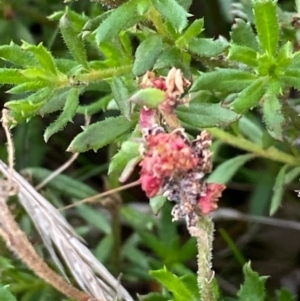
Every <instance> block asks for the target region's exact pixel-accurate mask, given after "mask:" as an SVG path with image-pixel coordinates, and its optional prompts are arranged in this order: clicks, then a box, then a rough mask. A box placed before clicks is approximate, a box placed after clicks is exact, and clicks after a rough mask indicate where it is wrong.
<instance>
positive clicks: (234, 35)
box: [230, 19, 259, 51]
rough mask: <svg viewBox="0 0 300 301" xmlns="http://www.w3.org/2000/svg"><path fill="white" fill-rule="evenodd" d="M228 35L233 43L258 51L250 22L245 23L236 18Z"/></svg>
mask: <svg viewBox="0 0 300 301" xmlns="http://www.w3.org/2000/svg"><path fill="white" fill-rule="evenodd" d="M230 35H231V40H232V41H233V42H234V43H235V44H237V45H241V46H245V47H249V48H252V49H253V50H254V51H259V45H258V42H257V38H256V36H255V34H254V32H253V29H252V27H251V24H250V23H246V22H245V21H244V20H242V19H236V20H235V24H234V25H233V27H232V30H231V34H230Z"/></svg>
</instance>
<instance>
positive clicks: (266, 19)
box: [254, 0, 279, 56]
mask: <svg viewBox="0 0 300 301" xmlns="http://www.w3.org/2000/svg"><path fill="white" fill-rule="evenodd" d="M276 4H277V1H274V0H255V1H254V16H255V26H256V29H257V33H258V37H259V41H260V44H261V47H262V49H263V50H265V51H266V52H268V53H269V54H270V55H273V56H274V55H275V53H276V50H277V45H278V40H279V24H278V19H277V15H276V9H277V5H276Z"/></svg>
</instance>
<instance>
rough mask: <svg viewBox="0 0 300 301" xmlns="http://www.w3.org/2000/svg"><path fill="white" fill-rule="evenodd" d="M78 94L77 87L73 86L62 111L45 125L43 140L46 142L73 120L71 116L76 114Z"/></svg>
mask: <svg viewBox="0 0 300 301" xmlns="http://www.w3.org/2000/svg"><path fill="white" fill-rule="evenodd" d="M79 95H80V90H79V89H75V88H74V89H71V90H70V91H69V92H68V95H67V99H66V103H65V106H64V108H63V111H62V113H61V114H60V115H59V117H58V118H57V119H56V120H55V121H54V122H53V123H51V124H50V125H49V126H48V127H47V129H46V131H45V133H44V140H45V141H46V142H47V141H48V140H49V138H50V137H51V136H52V135H53V134H55V133H57V132H59V131H61V130H62V129H63V128H64V127H65V126H66V124H67V123H68V122H72V121H73V117H74V115H75V114H76V110H77V107H78V105H79Z"/></svg>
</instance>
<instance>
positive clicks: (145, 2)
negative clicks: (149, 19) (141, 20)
mask: <svg viewBox="0 0 300 301" xmlns="http://www.w3.org/2000/svg"><path fill="white" fill-rule="evenodd" d="M149 8H150V1H149V0H140V1H139V3H138V4H137V7H136V10H137V13H138V14H139V15H140V16H143V15H144V14H146V13H147V11H148V10H149Z"/></svg>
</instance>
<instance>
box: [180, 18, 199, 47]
mask: <svg viewBox="0 0 300 301" xmlns="http://www.w3.org/2000/svg"><path fill="white" fill-rule="evenodd" d="M203 26H204V20H203V19H197V20H195V21H194V22H193V23H192V24H191V25H190V26H189V27H188V28H187V30H186V31H185V32H184V33H183V34H182V35H181V36H180V37H179V38H178V39H177V40H176V42H175V45H176V46H177V47H179V48H186V47H188V43H189V42H190V40H191V39H193V38H195V37H197V36H198V35H199V34H200V33H201V32H202V31H203Z"/></svg>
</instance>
